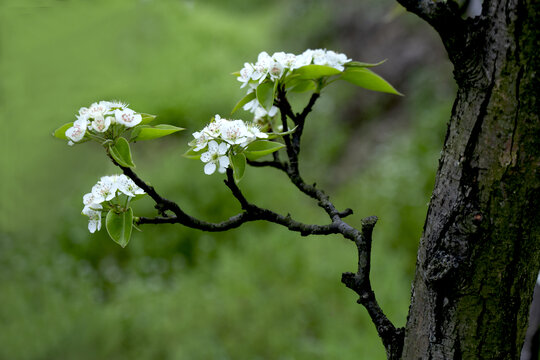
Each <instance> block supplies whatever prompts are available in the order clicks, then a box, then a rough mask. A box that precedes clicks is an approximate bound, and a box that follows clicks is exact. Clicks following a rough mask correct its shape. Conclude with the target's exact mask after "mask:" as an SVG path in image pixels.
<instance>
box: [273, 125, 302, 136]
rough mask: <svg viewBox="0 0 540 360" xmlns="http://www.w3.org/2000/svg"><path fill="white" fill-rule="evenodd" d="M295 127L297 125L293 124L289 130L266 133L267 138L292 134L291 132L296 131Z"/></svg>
mask: <svg viewBox="0 0 540 360" xmlns="http://www.w3.org/2000/svg"><path fill="white" fill-rule="evenodd" d="M297 127H298V125H297V126H295V127H293V128H292V129H290V130H289V131H285V132H280V133H279V132H278V133H268V139H275V138H277V137H278V136H285V135H290V134H292V133H293V132H295V131H296V128H297Z"/></svg>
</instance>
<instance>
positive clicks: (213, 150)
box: [201, 140, 229, 175]
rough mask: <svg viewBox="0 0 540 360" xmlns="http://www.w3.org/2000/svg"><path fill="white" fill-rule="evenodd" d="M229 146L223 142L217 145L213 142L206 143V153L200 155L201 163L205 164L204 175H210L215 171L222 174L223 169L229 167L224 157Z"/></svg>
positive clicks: (226, 158)
mask: <svg viewBox="0 0 540 360" xmlns="http://www.w3.org/2000/svg"><path fill="white" fill-rule="evenodd" d="M228 149H229V145H228V144H227V143H225V142H222V143H220V144H218V143H217V142H216V141H215V140H212V141H210V142H209V143H208V151H207V152H205V153H203V154H201V161H202V162H204V163H206V165H204V173H205V174H206V175H211V174H213V173H214V172H215V171H216V168H218V166H219V168H218V171H219V172H220V173H224V172H225V169H227V167H229V158H228V157H227V156H226V155H225V154H226V153H227V150H228Z"/></svg>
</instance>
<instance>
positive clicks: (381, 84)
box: [340, 67, 403, 95]
mask: <svg viewBox="0 0 540 360" xmlns="http://www.w3.org/2000/svg"><path fill="white" fill-rule="evenodd" d="M340 79H342V80H345V81H348V82H350V83H351V84H354V85H356V86H360V87H362V88H364V89H368V90H373V91H380V92H385V93H390V94H395V95H403V94H402V93H400V92H399V91H397V90H396V89H394V87H393V86H392V85H390V84H389V83H388V82H387V81H386V80H384V79H383V78H382V77H380V76H379V75H377V74H375V73H374V72H373V71H371V70H369V69H366V68H362V67H350V68H347V69H345V71H344V72H343V75H341V77H340Z"/></svg>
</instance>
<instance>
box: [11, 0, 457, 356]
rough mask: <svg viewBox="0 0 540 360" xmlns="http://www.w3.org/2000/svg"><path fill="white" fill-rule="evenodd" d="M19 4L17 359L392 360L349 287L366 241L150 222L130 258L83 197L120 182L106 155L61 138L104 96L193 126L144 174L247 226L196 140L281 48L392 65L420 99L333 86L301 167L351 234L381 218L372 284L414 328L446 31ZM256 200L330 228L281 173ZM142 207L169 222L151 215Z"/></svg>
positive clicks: (259, 187)
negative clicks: (201, 158) (112, 177)
mask: <svg viewBox="0 0 540 360" xmlns="http://www.w3.org/2000/svg"><path fill="white" fill-rule="evenodd" d="M0 9H1V12H0V86H1V87H0V122H1V125H2V131H1V140H2V141H1V145H0V146H1V154H2V155H1V156H0V169H1V172H2V179H1V181H0V190H1V202H0V269H1V270H0V359H10V360H11V359H36V360H37V359H383V358H385V355H384V349H383V347H382V345H381V343H380V341H379V339H378V337H377V334H376V332H375V329H374V326H373V325H372V324H371V323H370V321H369V318H368V316H367V314H366V311H365V310H364V309H363V308H362V307H361V306H360V305H357V304H356V302H355V301H356V296H355V294H354V293H353V292H351V291H350V290H348V289H347V288H345V286H343V285H342V284H341V283H340V277H341V273H342V272H344V271H354V270H355V266H356V265H355V264H356V248H355V246H354V245H353V244H351V243H349V242H347V241H345V240H343V239H341V238H339V237H334V236H327V237H308V238H302V237H300V236H299V235H298V234H296V233H290V232H288V231H286V230H285V229H283V228H281V227H279V226H277V225H274V224H266V223H252V224H247V225H244V226H242V227H241V228H240V229H237V230H233V231H230V232H227V233H223V234H211V233H204V232H200V231H195V230H191V229H186V228H183V227H181V226H172V225H167V226H159V227H158V226H149V225H146V226H144V227H143V232H135V233H134V235H133V237H132V240H131V242H130V244H129V246H128V247H127V248H126V249H122V248H120V247H119V246H117V245H116V244H114V243H113V242H112V241H111V240H110V239H108V237H107V235H106V232H105V231H104V230H102V231H101V232H100V233H97V234H93V235H91V234H89V233H88V231H87V228H86V226H87V218H85V217H84V216H82V215H80V211H81V209H82V207H83V206H82V195H83V194H84V193H86V192H88V191H90V189H91V187H92V185H93V184H94V183H95V182H96V181H97V180H98V179H99V177H100V176H103V175H107V174H113V173H117V172H118V171H117V170H116V169H115V168H114V167H113V166H112V165H111V164H110V163H109V162H108V161H107V158H106V156H105V154H104V152H103V151H102V149H101V148H100V147H99V146H98V145H97V144H94V143H89V144H84V145H80V146H74V147H69V146H67V144H66V143H65V142H64V141H61V140H58V139H55V138H53V137H52V136H51V132H52V131H53V130H54V129H55V128H56V127H58V126H60V125H62V124H64V123H66V122H69V121H73V120H74V115H75V113H76V112H77V111H78V109H79V108H80V107H81V106H88V105H89V104H90V103H92V102H94V101H98V100H102V99H106V100H112V99H119V100H122V101H125V102H128V103H129V104H130V105H131V108H133V109H134V110H136V111H140V112H147V113H152V114H157V115H158V116H159V119H160V122H164V123H171V124H175V125H179V126H182V127H186V128H187V129H188V130H187V131H185V132H183V133H181V134H180V135H173V136H170V137H169V138H165V139H163V140H158V141H153V142H147V143H145V142H141V143H138V144H136V146H134V149H133V152H134V160H135V162H136V163H137V172H138V174H139V175H140V176H141V177H142V178H143V179H145V180H146V181H149V182H151V183H152V184H153V185H154V186H155V187H156V188H157V189H158V191H159V192H160V193H162V194H163V195H164V196H166V197H168V198H170V199H173V200H175V201H177V202H178V203H180V204H181V206H182V207H183V208H185V209H186V210H187V211H188V212H190V213H191V214H193V215H196V216H198V217H200V218H203V219H206V220H212V221H220V220H223V219H225V218H226V217H228V216H231V215H233V214H235V213H236V212H238V211H239V207H238V205H237V203H236V202H235V200H234V199H233V198H232V196H231V195H230V194H229V192H228V191H227V188H226V187H225V186H224V185H223V183H222V177H221V175H214V176H206V175H204V173H203V171H202V163H200V162H198V161H193V160H188V159H184V158H182V157H181V154H182V153H183V152H184V151H186V149H187V142H188V141H189V140H190V139H191V132H193V131H196V130H198V129H200V128H202V127H203V126H204V125H205V124H206V123H207V122H208V120H209V119H210V117H211V116H213V115H214V114H216V113H218V114H222V115H226V114H229V113H230V110H231V109H232V107H233V106H234V104H235V103H236V101H237V100H238V99H239V98H240V97H241V96H242V95H243V93H244V90H242V89H240V88H239V83H238V82H237V81H236V80H235V78H234V77H233V76H231V75H230V73H232V72H234V71H236V70H239V69H240V68H241V67H242V65H243V63H244V62H245V61H249V62H253V61H255V60H256V57H257V54H258V53H259V52H260V51H263V50H264V51H268V52H269V53H272V52H275V51H281V50H283V51H288V52H295V53H299V52H301V51H303V50H304V49H306V48H319V47H326V48H328V49H334V50H336V51H339V52H345V53H346V54H348V55H349V56H350V57H353V59H354V60H359V61H369V62H374V61H379V60H382V59H385V58H387V59H388V61H387V62H386V63H385V64H384V65H382V66H381V67H380V68H379V69H378V70H377V71H378V72H379V73H380V74H382V75H383V76H385V77H386V78H387V80H389V81H390V82H391V83H392V84H394V85H395V86H396V87H397V88H398V89H399V90H400V91H401V92H403V93H405V94H406V96H405V97H401V98H400V97H396V96H391V95H386V94H376V93H370V92H368V91H364V90H357V89H354V88H353V87H352V86H350V85H347V84H344V83H343V84H337V83H336V84H334V85H332V86H330V87H328V88H327V89H325V92H324V94H323V97H322V99H321V100H320V101H319V102H318V103H317V105H316V107H315V111H314V113H313V114H312V116H311V117H310V118H309V119H308V123H307V124H306V132H305V140H304V144H303V145H305V149H304V150H303V151H302V158H301V160H302V162H303V164H302V165H301V169H302V171H303V172H304V177H305V179H306V181H308V182H317V184H318V185H319V186H320V187H321V188H323V189H325V190H326V191H327V193H328V194H329V195H331V198H332V199H333V200H334V201H335V204H336V205H337V206H338V207H339V208H340V209H344V208H346V207H351V208H353V209H354V211H355V213H354V215H352V216H351V217H350V218H348V221H349V222H350V223H351V224H353V225H359V224H360V220H361V218H363V217H365V216H370V215H377V216H379V219H380V221H379V223H378V225H377V227H376V228H375V235H374V237H375V242H374V250H373V262H372V264H373V265H372V266H373V267H372V282H373V287H374V289H375V291H376V294H377V297H378V300H379V302H380V304H381V306H382V308H383V309H384V310H385V311H386V313H387V315H388V316H389V317H390V319H391V320H392V321H393V322H394V323H395V324H396V325H398V326H403V325H404V324H405V321H406V315H407V311H408V303H409V297H410V284H411V280H412V277H413V271H414V263H415V258H416V247H417V243H418V240H419V238H420V235H421V231H422V224H423V221H424V217H425V213H426V209H427V202H428V201H429V194H430V191H431V189H432V186H433V181H434V175H435V170H436V167H437V159H438V154H439V151H440V148H441V146H442V141H443V138H444V131H445V121H446V120H447V119H448V117H449V113H450V106H451V101H452V97H453V92H454V88H453V84H452V81H451V69H450V66H449V65H448V63H447V62H446V61H445V54H444V51H443V49H441V46H440V44H439V42H438V39H437V38H436V36H435V35H434V33H433V31H432V30H431V29H430V28H429V27H428V26H427V25H425V24H423V23H422V22H421V21H420V20H418V19H415V18H414V17H413V16H412V15H409V14H405V13H403V12H402V11H401V10H400V9H399V8H397V7H395V5H394V2H393V1H390V0H387V1H374V0H371V1H370V0H366V1H352V0H347V1H345V0H344V1H340V2H339V3H336V2H332V1H330V0H327V1H322V0H321V1H315V0H312V1H310V0H302V1H295V2H287V1H284V0H282V1H275V2H268V1H250V2H245V1H240V0H235V1H227V2H222V1H218V0H212V1H182V0H176V1H173V0H164V1H156V0H154V1H152V0H136V1H135V0H134V1H128V0H113V1H111V0H109V1H105V0H103V1H99V0H96V1H90V0H88V1H83V0H78V1H77V0H63V1H61V0H24V1H22V0H4V1H3V2H2V3H1V5H0ZM294 101H295V104H298V106H300V104H302V101H305V98H302V97H299V98H297V99H294ZM238 116H241V117H243V118H244V119H249V118H250V116H249V115H248V114H246V113H241V112H240V113H238ZM241 187H242V189H243V190H244V191H245V194H246V196H247V197H248V198H249V199H250V200H251V201H253V202H255V203H257V204H260V205H261V206H265V207H268V208H271V209H273V210H275V211H278V212H280V213H283V214H285V213H287V212H290V213H291V214H292V215H293V217H295V218H297V219H299V220H302V221H305V222H310V223H316V222H319V223H326V222H327V219H326V218H325V216H324V214H323V213H322V211H321V210H320V209H319V208H317V206H316V204H315V203H314V202H313V201H310V199H309V198H306V197H305V196H302V195H301V194H299V193H298V192H297V191H295V189H294V187H293V186H292V185H291V184H290V183H289V182H288V181H287V180H286V179H285V177H284V176H283V174H280V173H278V172H277V171H275V170H273V169H253V168H250V169H247V172H246V176H245V178H244V180H242V183H241ZM135 211H136V214H137V215H147V216H152V215H154V212H153V208H152V203H151V202H150V201H149V200H142V201H140V202H139V203H137V204H136V207H135Z"/></svg>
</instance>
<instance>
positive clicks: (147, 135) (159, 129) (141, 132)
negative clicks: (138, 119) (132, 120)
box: [131, 124, 184, 141]
mask: <svg viewBox="0 0 540 360" xmlns="http://www.w3.org/2000/svg"><path fill="white" fill-rule="evenodd" d="M181 130H184V128H181V127H176V126H173V125H168V124H159V125H156V126H149V125H143V126H140V127H138V128H136V129H135V130H133V133H132V134H131V136H132V137H131V141H141V140H151V139H157V138H160V137H163V136H167V135H170V134H173V133H175V132H177V131H181Z"/></svg>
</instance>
